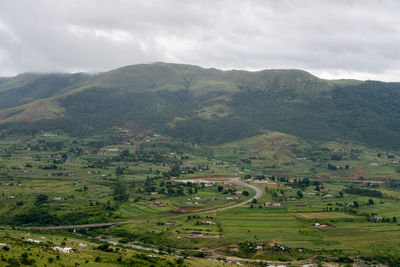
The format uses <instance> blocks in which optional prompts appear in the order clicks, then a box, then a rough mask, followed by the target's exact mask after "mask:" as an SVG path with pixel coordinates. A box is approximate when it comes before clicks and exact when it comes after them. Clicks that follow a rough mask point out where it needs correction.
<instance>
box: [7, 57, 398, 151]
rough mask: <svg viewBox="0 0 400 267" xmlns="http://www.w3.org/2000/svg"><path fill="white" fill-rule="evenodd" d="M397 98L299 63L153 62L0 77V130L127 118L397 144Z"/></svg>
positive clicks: (82, 129) (193, 132) (83, 132)
mask: <svg viewBox="0 0 400 267" xmlns="http://www.w3.org/2000/svg"><path fill="white" fill-rule="evenodd" d="M399 103H400V83H384V82H378V81H366V82H361V81H351V80H343V81H329V80H323V79H319V78H317V77H315V76H313V75H311V74H309V73H307V72H304V71H301V70H263V71H258V72H248V71H236V70H233V71H221V70H217V69H204V68H200V67H197V66H190V65H178V64H167V63H154V64H147V65H133V66H127V67H123V68H119V69H116V70H112V71H109V72H105V73H99V74H96V75H87V74H21V75H18V76H16V77H12V78H2V79H1V80H0V130H1V132H2V134H10V133H18V132H26V131H29V132H32V133H34V132H37V131H42V130H56V131H63V132H66V133H67V134H70V135H73V136H90V135H93V134H96V133H102V132H104V131H106V130H109V129H111V128H113V127H120V126H123V125H126V124H127V123H128V124H129V125H133V127H135V128H137V129H146V130H150V129H151V130H153V131H155V132H160V133H162V134H166V135H169V136H171V137H174V138H179V139H182V140H186V141H190V142H193V143H199V144H222V143H226V142H230V141H235V140H241V139H243V138H248V137H251V136H255V135H257V134H260V133H261V132H262V131H264V130H271V131H280V132H284V133H287V134H290V135H294V136H297V137H301V138H304V139H306V140H326V141H329V140H332V141H334V140H341V141H351V142H355V143H360V144H364V145H368V146H375V147H382V148H386V149H398V148H400V104H399Z"/></svg>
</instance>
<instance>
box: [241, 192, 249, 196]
mask: <svg viewBox="0 0 400 267" xmlns="http://www.w3.org/2000/svg"><path fill="white" fill-rule="evenodd" d="M242 194H243V196H246V197H247V196H248V195H250V193H249V192H247V191H243V193H242Z"/></svg>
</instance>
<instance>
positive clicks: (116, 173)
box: [115, 166, 124, 176]
mask: <svg viewBox="0 0 400 267" xmlns="http://www.w3.org/2000/svg"><path fill="white" fill-rule="evenodd" d="M123 173H124V169H123V168H121V167H120V166H118V167H117V168H116V169H115V175H117V176H119V175H122V174H123Z"/></svg>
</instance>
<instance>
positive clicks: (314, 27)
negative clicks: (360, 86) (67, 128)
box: [0, 0, 400, 81]
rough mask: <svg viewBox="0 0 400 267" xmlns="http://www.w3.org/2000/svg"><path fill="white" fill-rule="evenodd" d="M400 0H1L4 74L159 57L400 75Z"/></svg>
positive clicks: (339, 74) (329, 74) (105, 66)
mask: <svg viewBox="0 0 400 267" xmlns="http://www.w3.org/2000/svg"><path fill="white" fill-rule="evenodd" d="M398 14H400V2H399V1H373V0H362V1H361V0H360V1H355V0H353V1H351V0H350V1H348V0H336V1H334V0H328V1H319V0H303V1H297V0H291V1H290V0H286V1H285V0H270V1H265V0H247V1H243V0H209V1H208V0H204V1H198V0H146V1H139V0H138V1H136V0H132V1H129V0H85V1H82V0H58V1H54V0H35V1H31V0H19V1H15V0H2V1H1V2H0V75H12V74H15V73H20V72H27V71H40V72H49V71H69V72H76V71H105V70H109V69H112V68H116V67H120V66H124V65H129V64H137V63H149V62H154V61H165V62H176V63H187V64H195V65H200V66H204V67H216V68H222V69H232V68H235V69H249V70H258V69H266V68H298V69H304V70H308V71H310V72H312V73H314V74H316V75H318V76H322V77H326V78H356V79H381V80H390V81H400V16H398Z"/></svg>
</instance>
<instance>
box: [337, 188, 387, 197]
mask: <svg viewBox="0 0 400 267" xmlns="http://www.w3.org/2000/svg"><path fill="white" fill-rule="evenodd" d="M343 191H344V192H345V193H348V194H354V195H360V196H368V197H376V198H383V194H382V192H381V191H378V190H371V189H366V188H359V187H355V186H350V187H346V188H344V189H343Z"/></svg>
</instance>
